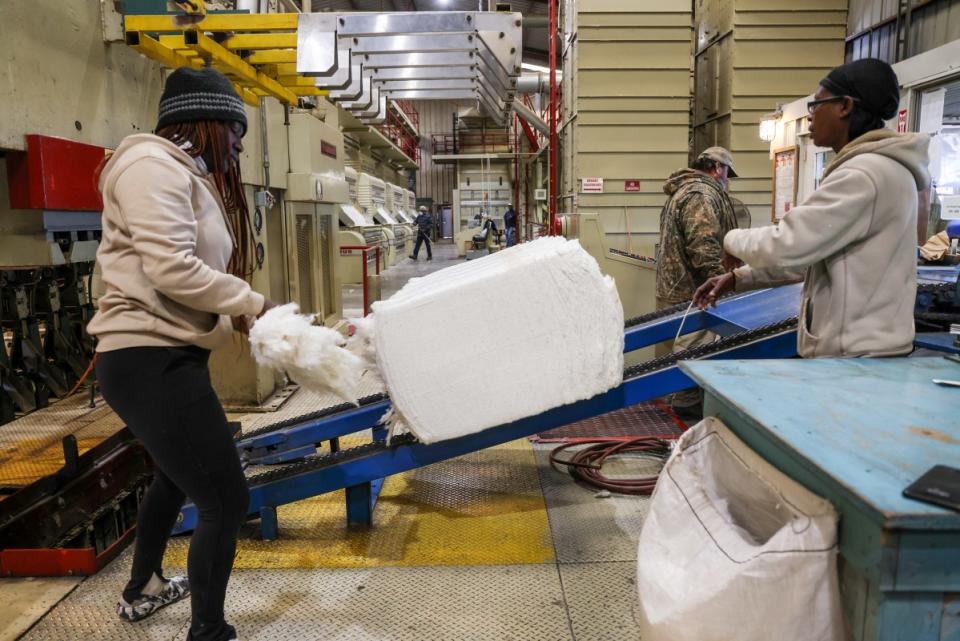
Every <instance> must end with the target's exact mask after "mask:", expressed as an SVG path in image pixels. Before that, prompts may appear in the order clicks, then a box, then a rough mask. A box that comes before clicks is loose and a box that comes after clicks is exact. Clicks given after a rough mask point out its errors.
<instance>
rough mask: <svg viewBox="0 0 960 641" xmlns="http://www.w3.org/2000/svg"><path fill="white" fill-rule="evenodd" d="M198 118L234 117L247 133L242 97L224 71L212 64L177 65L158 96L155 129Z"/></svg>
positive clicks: (226, 118)
mask: <svg viewBox="0 0 960 641" xmlns="http://www.w3.org/2000/svg"><path fill="white" fill-rule="evenodd" d="M198 120H234V121H236V122H239V123H240V124H241V125H243V133H247V113H246V112H245V111H244V110H243V101H242V100H240V96H238V95H237V92H236V91H235V90H234V88H233V85H232V84H231V83H230V81H229V80H228V79H227V77H226V76H225V75H223V74H222V73H220V72H219V71H217V70H216V69H213V68H212V67H203V68H201V69H193V68H191V67H179V68H177V69H175V70H174V71H173V73H171V74H170V76H169V77H168V78H167V84H166V85H165V86H164V88H163V95H162V96H160V119H159V120H158V121H157V129H162V128H163V127H166V126H167V125H175V124H177V123H181V122H196V121H198Z"/></svg>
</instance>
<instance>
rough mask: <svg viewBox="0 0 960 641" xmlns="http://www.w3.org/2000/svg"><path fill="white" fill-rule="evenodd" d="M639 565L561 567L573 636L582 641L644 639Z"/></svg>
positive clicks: (579, 564)
mask: <svg viewBox="0 0 960 641" xmlns="http://www.w3.org/2000/svg"><path fill="white" fill-rule="evenodd" d="M636 576H637V564H636V563H630V562H623V563H574V564H562V565H560V577H561V580H562V581H563V594H564V597H565V599H566V603H567V607H568V609H569V611H570V625H571V626H572V628H573V636H574V638H575V639H578V640H579V641H620V639H631V640H633V641H636V640H637V639H639V638H640V634H639V632H638V625H637V620H636V608H637V580H636Z"/></svg>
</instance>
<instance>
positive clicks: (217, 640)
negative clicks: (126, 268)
mask: <svg viewBox="0 0 960 641" xmlns="http://www.w3.org/2000/svg"><path fill="white" fill-rule="evenodd" d="M209 356H210V353H209V352H208V351H206V350H204V349H201V348H199V347H132V348H128V349H120V350H116V351H112V352H103V353H101V354H99V356H98V357H97V365H96V368H97V379H98V381H99V384H100V389H101V390H102V392H103V397H104V398H105V399H106V400H107V403H109V404H110V407H111V408H113V410H114V411H115V412H116V413H117V414H118V415H119V416H120V418H121V419H122V420H123V421H124V422H125V423H126V425H127V427H129V428H130V431H131V432H133V434H134V435H135V436H136V437H137V438H138V439H139V440H140V442H141V443H143V445H144V447H145V448H146V450H147V452H149V453H150V457H151V458H152V459H153V463H154V467H155V475H154V478H153V483H151V485H150V487H149V488H148V489H147V492H146V495H145V496H144V499H143V504H142V505H141V506H140V513H139V515H138V517H137V537H136V544H135V549H134V554H133V568H132V570H131V572H130V582H129V583H128V584H127V586H126V588H125V589H124V591H123V598H124V599H125V600H126V601H127V602H128V603H131V602H132V601H133V600H134V599H136V598H138V597H139V596H140V591H141V590H142V589H143V587H144V586H145V585H146V584H147V581H149V580H150V577H151V575H152V574H153V573H154V572H156V573H157V574H159V575H160V576H163V574H162V571H161V570H162V564H163V554H164V551H165V550H166V547H167V540H168V539H169V538H170V531H171V529H172V528H173V526H174V524H175V522H176V520H177V515H178V514H179V512H180V507H181V506H182V505H183V502H184V497H185V496H187V497H189V498H190V500H191V501H193V502H194V503H195V504H196V506H197V508H198V516H199V520H198V522H197V528H196V530H194V532H193V538H192V540H191V541H190V553H189V555H188V557H187V575H188V577H189V579H190V602H191V609H192V621H191V625H190V635H189V637H188V638H189V639H192V640H193V641H223V640H225V639H229V638H231V637H232V628H231V627H230V626H228V625H227V624H226V623H225V621H224V616H223V602H224V599H225V597H226V592H227V582H228V581H229V579H230V571H231V570H232V569H233V557H234V552H235V551H236V546H237V533H238V532H239V530H240V525H241V524H242V523H243V521H244V518H245V516H246V513H247V503H248V501H249V491H248V489H247V483H246V479H245V478H244V475H243V470H242V469H241V466H240V458H239V457H238V455H237V450H236V447H235V445H234V442H233V438H232V436H231V434H230V428H229V426H228V424H227V417H226V415H225V414H224V412H223V407H222V406H221V405H220V401H219V399H217V396H216V394H215V393H214V391H213V386H212V385H211V384H210V372H209V370H208V369H207V361H208V359H209Z"/></svg>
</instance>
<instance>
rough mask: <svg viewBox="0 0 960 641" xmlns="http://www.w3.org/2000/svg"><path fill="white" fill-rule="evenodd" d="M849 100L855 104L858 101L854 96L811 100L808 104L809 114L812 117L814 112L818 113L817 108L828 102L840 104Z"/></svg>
mask: <svg viewBox="0 0 960 641" xmlns="http://www.w3.org/2000/svg"><path fill="white" fill-rule="evenodd" d="M847 98H849V99H850V100H852V101H853V102H857V99H856V98H854V97H853V96H830V97H829V98H821V99H820V100H811V101H810V102H808V103H807V113H809V114H810V115H811V116H812V115H813V112H814V111H816V110H817V107H819V106H820V105H824V104H826V103H828V102H838V101H840V100H846V99H847Z"/></svg>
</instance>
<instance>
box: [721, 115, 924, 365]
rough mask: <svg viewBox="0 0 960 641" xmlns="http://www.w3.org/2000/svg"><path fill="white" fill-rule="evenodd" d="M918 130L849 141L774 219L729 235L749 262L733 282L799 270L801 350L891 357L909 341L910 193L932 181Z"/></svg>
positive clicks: (788, 276)
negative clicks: (806, 191) (813, 184)
mask: <svg viewBox="0 0 960 641" xmlns="http://www.w3.org/2000/svg"><path fill="white" fill-rule="evenodd" d="M929 142H930V139H929V138H928V137H927V136H925V135H923V134H903V135H898V134H896V133H894V132H892V131H890V130H887V129H879V130H875V131H871V132H868V133H866V134H864V135H863V136H860V137H859V138H857V139H856V140H853V141H851V142H850V143H849V144H848V145H847V146H846V147H844V148H843V149H841V150H840V153H839V154H838V155H837V157H836V158H835V159H834V161H833V162H832V163H831V164H830V166H829V167H828V168H827V170H826V172H825V173H824V177H823V181H822V182H821V184H820V188H819V189H817V190H816V191H815V192H814V193H813V194H811V195H810V197H809V198H808V199H807V200H806V201H805V202H804V203H802V204H801V205H799V206H797V207H795V208H793V209H791V210H790V213H789V214H787V215H786V216H785V217H784V218H783V219H782V220H781V221H780V222H779V224H778V225H776V226H770V227H762V228H758V229H749V230H737V231H732V232H730V233H729V234H727V236H726V238H724V247H725V249H726V250H727V252H728V253H730V254H732V255H734V256H736V257H737V258H740V259H742V260H743V261H744V262H745V263H746V264H747V266H745V267H741V268H738V269H736V270H734V273H735V275H736V281H737V289H738V290H743V289H752V288H757V287H765V286H770V285H776V284H781V283H784V282H791V281H797V280H800V279H801V278H802V279H803V283H804V285H803V296H802V298H801V303H800V323H799V327H798V331H797V343H798V352H799V353H800V355H801V356H803V357H804V358H816V357H847V356H897V355H902V354H907V353H909V352H910V351H911V350H912V349H913V338H914V326H913V308H914V305H915V300H916V289H917V260H916V253H917V249H916V242H915V240H916V229H917V226H916V221H917V192H918V190H925V189H927V188H928V187H929V185H930V175H929V172H928V171H927V163H928V158H927V147H928V146H929Z"/></svg>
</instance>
